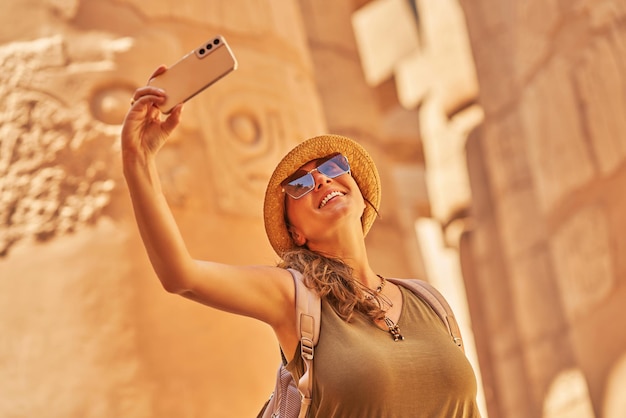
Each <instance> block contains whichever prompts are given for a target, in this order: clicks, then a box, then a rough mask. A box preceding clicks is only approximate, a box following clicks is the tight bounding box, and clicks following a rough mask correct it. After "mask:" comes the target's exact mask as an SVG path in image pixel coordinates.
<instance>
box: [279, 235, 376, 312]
mask: <svg viewBox="0 0 626 418" xmlns="http://www.w3.org/2000/svg"><path fill="white" fill-rule="evenodd" d="M278 267H282V268H292V269H295V270H298V271H299V272H301V273H302V275H303V277H304V283H305V285H306V286H307V287H309V288H310V289H313V290H314V291H316V292H317V293H318V294H319V296H320V297H321V298H325V299H326V301H328V303H329V304H330V306H331V307H332V308H333V309H334V310H335V312H337V315H339V317H340V318H342V319H343V320H344V321H346V322H349V321H350V319H351V318H352V316H353V314H354V313H355V312H358V313H361V314H363V315H365V316H366V317H367V318H369V319H371V320H372V321H376V320H380V319H384V317H385V311H384V310H383V306H384V304H383V299H382V298H381V297H380V295H379V294H378V293H377V292H375V291H373V290H372V289H369V288H368V287H366V286H364V285H363V284H361V282H359V281H358V280H356V279H355V278H354V276H353V271H352V268H351V267H350V266H348V265H347V264H346V263H344V262H343V261H341V260H340V259H337V258H330V257H326V256H324V255H321V254H319V253H316V252H314V251H311V250H309V249H308V248H304V247H298V248H295V249H293V250H290V251H288V252H286V253H284V254H283V255H282V261H281V262H280V263H279V264H278Z"/></svg>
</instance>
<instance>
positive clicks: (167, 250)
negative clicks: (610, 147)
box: [122, 67, 297, 352]
mask: <svg viewBox="0 0 626 418" xmlns="http://www.w3.org/2000/svg"><path fill="white" fill-rule="evenodd" d="M162 71H165V67H160V68H159V69H158V70H157V71H156V72H155V74H153V76H155V75H158V74H160V73H161V72H162ZM164 100H165V92H163V91H161V90H159V89H156V88H154V87H149V86H145V87H141V88H139V89H137V90H136V92H135V95H134V97H133V101H134V104H132V106H131V108H130V110H129V111H128V113H127V115H126V118H125V120H124V125H123V128H122V157H123V167H124V177H125V179H126V182H127V184H128V189H129V191H130V196H131V199H132V204H133V209H134V213H135V218H136V220H137V225H138V227H139V231H140V233H141V238H142V240H143V243H144V246H145V248H146V251H147V253H148V256H149V258H150V261H151V263H152V266H153V268H154V271H155V272H156V274H157V276H158V278H159V280H160V281H161V283H162V285H163V287H164V288H165V289H166V290H167V291H169V292H172V293H177V294H180V295H183V296H185V297H187V298H189V299H192V300H195V301H197V302H200V303H203V304H205V305H208V306H211V307H214V308H218V309H221V310H224V311H228V312H233V313H236V314H240V315H246V316H250V317H253V318H256V319H259V320H261V321H264V322H266V323H268V324H270V325H271V326H272V327H273V328H274V331H275V332H276V333H277V335H278V337H279V340H280V342H281V345H283V348H284V349H286V350H288V352H291V351H292V348H293V349H295V345H294V341H293V338H292V337H295V325H294V323H295V318H293V317H294V316H295V315H294V314H293V312H294V310H293V309H294V308H293V306H294V287H293V281H292V278H291V275H290V274H289V272H287V271H286V270H283V269H280V268H277V267H270V266H243V267H242V266H233V265H227V264H222V263H216V262H211V261H199V260H194V259H193V258H192V257H191V255H190V254H189V252H188V250H187V247H186V245H185V242H184V240H183V237H182V236H181V233H180V231H179V229H178V226H177V225H176V222H175V219H174V216H173V215H172V212H171V210H170V208H169V206H168V204H167V202H166V199H165V197H164V195H163V192H162V190H161V183H160V181H159V176H158V173H157V169H156V164H155V156H156V154H157V152H158V151H159V150H160V149H161V147H162V146H163V145H164V143H165V142H166V140H167V138H168V137H169V135H170V133H171V132H172V131H173V130H174V129H175V128H176V127H177V126H178V124H179V122H180V118H181V112H182V105H178V106H177V107H176V108H174V110H173V111H172V112H171V113H170V114H169V115H168V116H167V118H165V119H164V120H162V119H161V112H160V111H159V109H158V108H157V106H156V105H158V104H159V103H162V102H163V101H164ZM292 318H293V320H292ZM292 334H293V335H292ZM296 343H297V342H296Z"/></svg>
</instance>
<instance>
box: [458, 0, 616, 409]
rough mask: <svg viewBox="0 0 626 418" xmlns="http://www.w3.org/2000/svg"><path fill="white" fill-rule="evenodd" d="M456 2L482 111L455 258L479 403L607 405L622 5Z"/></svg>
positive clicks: (612, 402) (612, 389)
mask: <svg viewBox="0 0 626 418" xmlns="http://www.w3.org/2000/svg"><path fill="white" fill-rule="evenodd" d="M461 4H462V6H463V9H464V11H465V15H466V18H467V25H468V28H469V33H470V39H471V45H472V51H473V56H474V59H475V63H476V70H477V74H478V80H479V84H480V95H479V103H480V105H481V106H482V107H483V109H484V112H485V119H484V123H483V124H482V126H481V127H480V128H478V129H477V130H475V131H474V132H473V134H472V135H471V136H470V139H469V141H468V144H467V153H468V167H469V174H470V179H471V185H472V193H473V202H472V213H473V217H474V220H475V227H474V228H473V230H472V231H471V232H469V233H467V234H466V235H465V236H464V238H463V241H462V256H463V262H464V273H465V279H466V286H467V288H468V294H469V295H470V306H471V308H472V309H471V312H472V318H473V323H474V324H475V325H476V326H475V329H474V331H475V333H476V336H477V340H478V347H479V354H480V360H481V365H483V368H482V373H483V378H484V380H485V389H486V396H487V401H488V405H489V412H490V415H492V416H498V417H557V416H558V417H607V418H612V417H617V416H620V415H621V414H623V411H624V409H623V406H624V403H623V399H624V394H625V392H624V388H625V387H626V385H625V379H626V375H625V374H624V368H623V363H624V358H625V356H626V333H624V332H622V331H621V330H620V331H617V332H616V328H615V327H616V326H617V323H618V322H619V320H617V318H620V317H623V316H624V314H625V313H626V311H625V305H624V300H626V281H625V280H626V264H625V261H624V260H625V259H624V250H625V249H626V239H625V238H624V232H626V218H625V217H624V213H625V212H626V200H625V199H624V193H623V190H624V187H626V116H625V115H626V79H625V78H624V74H625V73H626V60H625V59H624V57H625V54H624V52H625V51H626V49H625V48H626V47H625V45H626V25H625V22H626V8H625V7H624V4H623V2H620V1H572V2H562V1H527V2H495V1H486V0H484V1H461ZM616 321H617V322H616ZM618 411H619V412H618Z"/></svg>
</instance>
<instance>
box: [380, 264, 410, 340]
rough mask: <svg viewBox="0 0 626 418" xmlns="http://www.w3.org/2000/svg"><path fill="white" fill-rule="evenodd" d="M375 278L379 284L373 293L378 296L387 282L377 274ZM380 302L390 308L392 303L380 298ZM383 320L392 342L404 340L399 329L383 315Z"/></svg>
mask: <svg viewBox="0 0 626 418" xmlns="http://www.w3.org/2000/svg"><path fill="white" fill-rule="evenodd" d="M377 276H378V277H379V278H380V284H379V285H378V286H377V287H376V290H375V292H376V293H377V294H378V295H380V294H381V292H382V291H383V288H384V287H385V283H387V280H385V278H384V277H383V276H381V275H380V274H377ZM381 296H382V295H381ZM381 300H382V301H383V303H384V302H386V303H387V304H388V305H389V307H390V308H391V307H392V306H393V303H391V301H390V300H388V298H382V297H381ZM384 320H385V325H387V328H388V329H389V333H390V334H391V337H392V338H393V340H394V341H402V340H404V336H403V335H402V334H400V327H399V326H398V324H396V323H395V322H393V320H392V319H391V318H389V317H388V316H387V315H385V317H384Z"/></svg>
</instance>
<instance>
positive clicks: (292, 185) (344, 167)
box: [280, 153, 350, 199]
mask: <svg viewBox="0 0 626 418" xmlns="http://www.w3.org/2000/svg"><path fill="white" fill-rule="evenodd" d="M314 171H317V172H318V173H321V174H323V175H325V176H326V177H328V178H329V179H334V178H335V177H339V176H341V175H342V174H347V173H350V164H349V163H348V159H347V158H346V157H345V156H343V155H341V154H339V153H335V154H331V155H329V156H328V157H326V158H324V159H322V160H320V162H319V164H318V166H317V167H315V168H314V169H312V170H310V171H305V170H298V171H296V172H295V173H293V174H292V175H290V176H289V177H287V178H286V179H285V180H283V181H282V183H280V185H281V186H282V188H283V192H285V193H287V194H288V195H289V196H291V197H292V198H294V199H300V198H301V197H303V196H304V195H306V194H307V193H309V192H310V191H311V190H313V189H314V188H315V178H313V174H312V173H313V172H314Z"/></svg>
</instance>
